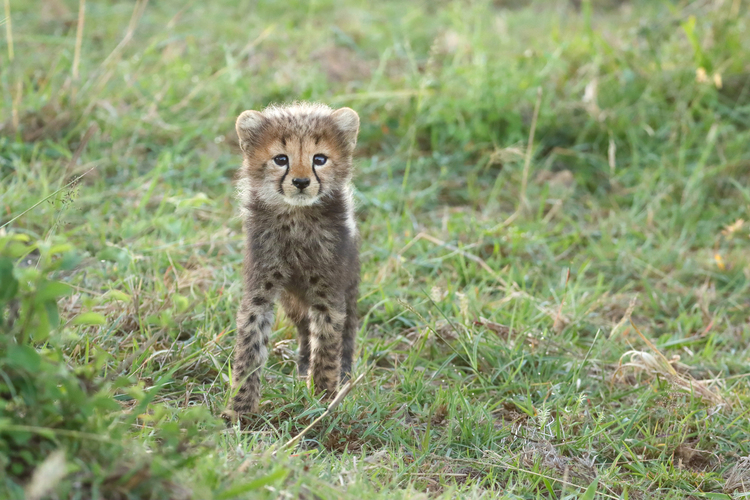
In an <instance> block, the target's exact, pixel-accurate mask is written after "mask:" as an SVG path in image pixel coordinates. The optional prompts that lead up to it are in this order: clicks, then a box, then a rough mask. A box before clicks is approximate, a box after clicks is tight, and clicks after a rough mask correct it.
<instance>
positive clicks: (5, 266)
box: [0, 257, 18, 302]
mask: <svg viewBox="0 0 750 500" xmlns="http://www.w3.org/2000/svg"><path fill="white" fill-rule="evenodd" d="M17 292H18V280H17V279H16V277H15V276H13V261H12V260H10V259H8V258H6V257H0V302H7V301H9V300H10V299H12V298H13V297H15V296H16V293H17Z"/></svg>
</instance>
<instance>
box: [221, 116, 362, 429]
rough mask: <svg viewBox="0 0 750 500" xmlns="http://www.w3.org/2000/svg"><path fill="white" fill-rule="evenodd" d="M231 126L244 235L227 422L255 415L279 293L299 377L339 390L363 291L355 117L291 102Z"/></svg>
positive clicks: (329, 391) (320, 388)
mask: <svg viewBox="0 0 750 500" xmlns="http://www.w3.org/2000/svg"><path fill="white" fill-rule="evenodd" d="M236 128H237V135H238V136H239V143H240V148H241V149H242V153H243V160H244V161H243V164H242V170H241V173H240V195H239V198H240V202H241V204H242V215H243V222H244V229H245V233H246V238H247V241H246V248H245V262H244V295H243V298H242V303H241V304H240V308H239V312H238V314H237V346H236V349H235V359H234V366H233V367H232V386H233V387H232V390H233V393H235V396H234V399H233V404H232V409H231V410H229V411H228V412H226V415H227V416H229V417H230V418H236V417H238V416H239V415H241V414H245V413H255V412H257V411H258V402H259V401H258V400H259V399H260V381H261V373H260V372H261V368H262V367H263V365H264V364H265V362H266V359H267V357H268V350H267V348H266V344H267V343H268V336H269V334H270V333H271V325H272V324H273V306H274V302H275V301H276V299H280V301H281V304H282V306H283V307H284V311H285V312H286V314H287V316H289V317H290V318H291V320H292V321H293V322H294V323H295V325H296V326H297V332H298V335H299V360H298V370H299V375H300V376H302V377H306V376H308V373H309V374H310V375H311V377H308V381H310V379H311V381H312V383H313V385H314V388H315V391H316V392H319V393H323V392H324V393H325V395H326V396H327V397H331V396H333V395H334V394H335V393H336V390H337V386H338V384H339V378H340V377H342V378H346V377H347V376H348V374H349V372H350V371H351V366H352V355H353V353H354V339H355V335H356V330H357V294H358V287H359V250H358V245H359V233H358V231H357V226H356V224H355V221H354V207H353V200H352V185H351V179H352V153H353V151H354V146H355V145H356V143H357V133H358V131H359V116H358V115H357V113H356V112H354V111H353V110H352V109H349V108H341V109H337V110H333V109H331V108H329V107H327V106H325V105H321V104H308V103H296V104H292V105H288V106H279V107H276V106H272V107H268V108H266V109H265V110H264V111H262V112H258V111H245V112H244V113H242V114H241V115H240V116H239V118H237V124H236Z"/></svg>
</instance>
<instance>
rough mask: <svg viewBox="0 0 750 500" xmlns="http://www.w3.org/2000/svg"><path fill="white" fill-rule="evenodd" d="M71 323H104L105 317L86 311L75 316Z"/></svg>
mask: <svg viewBox="0 0 750 500" xmlns="http://www.w3.org/2000/svg"><path fill="white" fill-rule="evenodd" d="M70 324H71V325H106V324H107V318H106V317H105V316H104V315H103V314H99V313H95V312H87V313H83V314H79V315H78V316H76V317H75V318H74V319H73V321H71V323H70Z"/></svg>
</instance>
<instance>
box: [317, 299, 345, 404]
mask: <svg viewBox="0 0 750 500" xmlns="http://www.w3.org/2000/svg"><path fill="white" fill-rule="evenodd" d="M345 321H346V307H345V302H344V296H343V294H336V297H335V298H333V300H330V299H329V300H322V299H320V297H319V298H318V300H317V301H316V303H314V304H313V306H312V307H311V308H310V351H311V357H310V375H311V379H312V383H313V385H314V387H315V392H317V393H321V392H324V393H325V397H326V398H331V397H333V396H335V395H336V390H337V388H338V384H339V377H340V375H341V366H342V364H341V350H342V349H341V348H342V342H341V341H342V337H343V332H344V324H345Z"/></svg>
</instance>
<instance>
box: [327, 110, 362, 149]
mask: <svg viewBox="0 0 750 500" xmlns="http://www.w3.org/2000/svg"><path fill="white" fill-rule="evenodd" d="M331 118H333V123H335V124H336V126H337V127H338V129H339V131H341V133H342V134H343V135H344V139H346V142H347V143H348V144H349V145H350V146H351V147H352V148H354V146H356V145H357V132H359V115H357V112H356V111H354V110H353V109H352V108H339V109H337V110H336V111H334V112H333V114H332V115H331Z"/></svg>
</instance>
